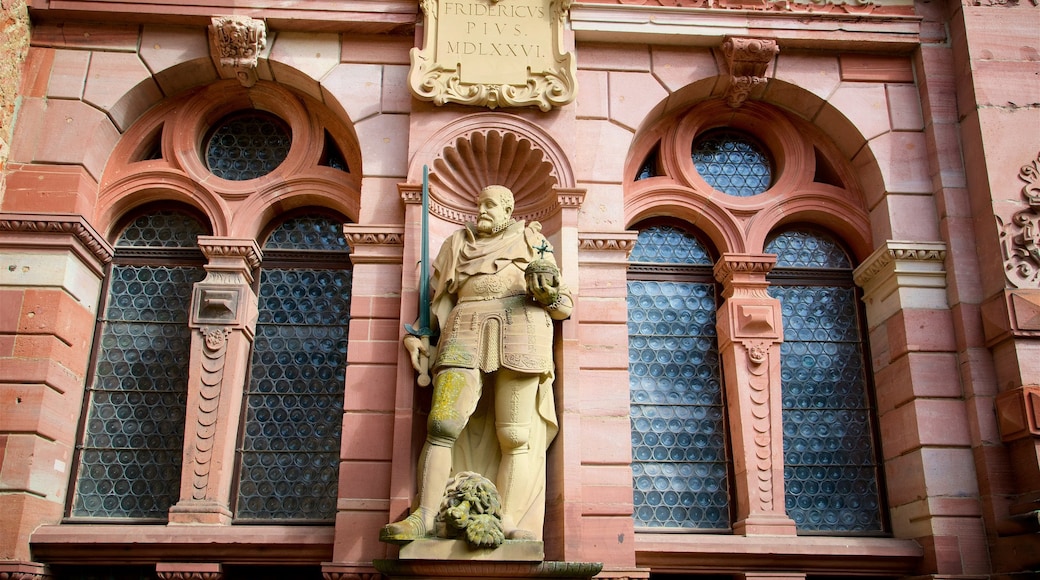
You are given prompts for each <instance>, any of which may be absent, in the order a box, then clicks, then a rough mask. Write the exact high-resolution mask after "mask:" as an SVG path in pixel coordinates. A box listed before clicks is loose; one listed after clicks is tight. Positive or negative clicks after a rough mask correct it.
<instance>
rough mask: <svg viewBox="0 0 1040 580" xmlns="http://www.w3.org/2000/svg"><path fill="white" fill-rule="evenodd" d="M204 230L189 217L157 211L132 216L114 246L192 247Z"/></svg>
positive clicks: (172, 212)
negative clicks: (133, 218) (136, 216)
mask: <svg viewBox="0 0 1040 580" xmlns="http://www.w3.org/2000/svg"><path fill="white" fill-rule="evenodd" d="M208 233H209V231H208V230H206V228H205V226H203V225H202V224H201V223H199V221H198V220H196V219H194V218H192V217H189V216H187V215H185V214H183V213H179V212H174V211H159V212H154V213H150V214H147V215H143V216H141V217H139V218H137V219H135V220H134V221H133V223H131V224H130V225H129V226H128V227H127V228H126V229H125V230H123V233H122V234H120V236H119V239H118V240H116V248H126V247H150V248H194V247H196V246H197V245H198V243H197V240H198V237H199V236H204V235H207V234H208Z"/></svg>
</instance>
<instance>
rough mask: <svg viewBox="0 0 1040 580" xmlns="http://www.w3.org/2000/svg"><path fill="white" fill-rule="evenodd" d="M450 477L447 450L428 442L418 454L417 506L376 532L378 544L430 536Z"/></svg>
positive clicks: (398, 542) (403, 541)
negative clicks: (403, 517)
mask: <svg viewBox="0 0 1040 580" xmlns="http://www.w3.org/2000/svg"><path fill="white" fill-rule="evenodd" d="M449 475H451V447H450V446H448V447H445V446H444V445H438V444H436V443H430V442H429V441H427V442H426V444H425V445H423V450H422V453H421V454H420V455H419V507H417V508H416V509H415V510H414V511H412V513H411V514H409V515H408V517H406V518H405V519H403V520H400V521H397V522H394V523H391V524H387V525H385V526H383V529H382V530H380V531H379V541H381V542H387V543H389V544H407V543H408V542H411V541H413V540H419V539H422V538H425V537H428V536H432V535H433V526H434V518H435V517H436V516H437V510H438V509H439V508H440V503H441V498H442V497H443V496H444V486H445V484H446V483H447V481H448V476H449Z"/></svg>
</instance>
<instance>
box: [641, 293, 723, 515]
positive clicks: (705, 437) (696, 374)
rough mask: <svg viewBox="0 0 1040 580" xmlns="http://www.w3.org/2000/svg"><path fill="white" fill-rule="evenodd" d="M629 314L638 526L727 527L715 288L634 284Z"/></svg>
mask: <svg viewBox="0 0 1040 580" xmlns="http://www.w3.org/2000/svg"><path fill="white" fill-rule="evenodd" d="M628 316H629V321H628V334H629V381H630V396H631V420H632V452H633V461H632V470H633V501H634V507H635V514H634V517H635V523H636V526H638V527H661V528H701V529H727V528H729V527H730V519H729V481H728V479H729V477H728V467H727V459H726V445H725V433H724V425H723V414H724V408H723V406H722V386H721V380H720V376H721V375H720V367H719V354H718V345H717V339H716V336H715V288H714V286H713V285H711V284H702V283H687V282H654V281H630V282H629V283H628Z"/></svg>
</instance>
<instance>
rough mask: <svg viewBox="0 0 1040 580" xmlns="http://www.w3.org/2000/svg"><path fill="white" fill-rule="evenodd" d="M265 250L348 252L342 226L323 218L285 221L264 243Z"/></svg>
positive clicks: (302, 218)
mask: <svg viewBox="0 0 1040 580" xmlns="http://www.w3.org/2000/svg"><path fill="white" fill-rule="evenodd" d="M264 249H265V250H325V251H333V252H348V251H350V247H349V246H347V240H346V238H345V237H344V236H343V224H342V223H341V222H337V221H334V220H330V219H327V218H324V217H315V216H304V217H297V218H291V219H288V220H285V221H284V222H282V224H281V225H280V226H278V227H277V228H276V229H275V230H274V231H273V232H271V235H270V236H269V237H268V238H267V241H266V242H264Z"/></svg>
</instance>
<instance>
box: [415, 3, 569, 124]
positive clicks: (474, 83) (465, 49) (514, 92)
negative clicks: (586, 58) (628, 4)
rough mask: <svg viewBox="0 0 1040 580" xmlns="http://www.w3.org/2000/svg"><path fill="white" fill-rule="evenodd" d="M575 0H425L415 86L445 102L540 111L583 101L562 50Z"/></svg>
mask: <svg viewBox="0 0 1040 580" xmlns="http://www.w3.org/2000/svg"><path fill="white" fill-rule="evenodd" d="M569 7H570V0H425V1H424V2H423V3H422V10H423V14H424V15H425V18H426V20H425V23H426V27H425V31H426V32H425V39H424V43H423V48H422V49H418V48H413V49H412V52H411V67H412V68H411V72H410V74H409V84H410V86H411V88H412V92H413V93H414V94H415V95H416V96H417V97H418V98H420V99H423V100H427V101H433V102H434V103H435V104H437V105H443V104H445V103H460V104H464V105H477V106H486V107H488V108H492V109H494V108H496V107H523V106H537V107H538V108H540V109H541V110H543V111H548V110H550V109H552V107H554V106H562V105H565V104H567V103H570V102H571V101H573V100H574V97H575V89H576V83H575V76H576V75H575V68H576V67H575V62H574V59H573V56H572V54H571V53H569V52H568V53H564V52H563V51H562V49H561V45H562V42H563V28H564V23H565V19H566V17H567V10H568V8H569Z"/></svg>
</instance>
